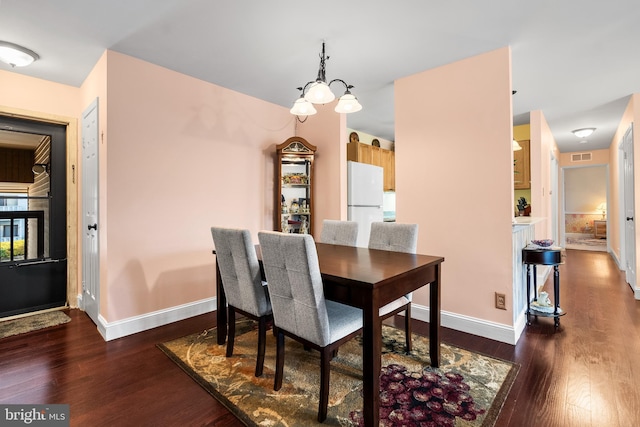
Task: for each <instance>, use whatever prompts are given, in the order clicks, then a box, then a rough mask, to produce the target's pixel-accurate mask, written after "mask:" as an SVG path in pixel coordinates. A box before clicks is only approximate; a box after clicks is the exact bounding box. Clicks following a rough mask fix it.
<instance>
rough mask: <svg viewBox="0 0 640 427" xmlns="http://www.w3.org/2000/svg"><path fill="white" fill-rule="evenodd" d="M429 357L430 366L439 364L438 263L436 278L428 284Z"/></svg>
mask: <svg viewBox="0 0 640 427" xmlns="http://www.w3.org/2000/svg"><path fill="white" fill-rule="evenodd" d="M429 358H430V359H431V366H432V367H434V368H437V367H439V366H440V265H437V266H436V280H434V281H433V282H431V283H430V284H429Z"/></svg>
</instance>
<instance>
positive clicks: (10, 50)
mask: <svg viewBox="0 0 640 427" xmlns="http://www.w3.org/2000/svg"><path fill="white" fill-rule="evenodd" d="M39 58H40V56H39V55H38V54H37V53H35V52H34V51H32V50H30V49H27V48H26V47H22V46H19V45H17V44H15V43H10V42H5V41H0V61H2V62H4V63H7V64H9V65H11V66H12V67H26V66H27V65H29V64H31V63H32V62H33V61H36V60H38V59H39Z"/></svg>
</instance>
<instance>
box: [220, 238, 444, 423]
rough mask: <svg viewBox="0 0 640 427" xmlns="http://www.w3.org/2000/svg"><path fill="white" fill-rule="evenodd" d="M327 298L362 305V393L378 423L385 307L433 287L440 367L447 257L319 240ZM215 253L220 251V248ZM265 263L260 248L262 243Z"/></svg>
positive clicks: (223, 322)
mask: <svg viewBox="0 0 640 427" xmlns="http://www.w3.org/2000/svg"><path fill="white" fill-rule="evenodd" d="M316 249H317V253H318V262H319V264H320V274H321V276H322V281H323V288H324V294H325V298H327V299H330V300H334V301H338V302H341V303H343V304H347V305H350V306H353V307H358V308H361V309H362V312H363V313H362V315H363V330H362V374H363V375H362V389H363V390H362V391H363V393H362V395H363V402H364V405H363V418H364V424H365V426H376V427H377V426H378V424H379V409H380V370H381V368H382V321H381V320H380V316H379V310H380V307H382V306H384V305H385V304H387V303H390V302H391V301H394V300H395V299H397V298H399V297H401V296H403V295H406V294H408V293H410V292H413V291H416V290H418V289H420V288H421V287H423V286H425V285H429V359H430V364H431V366H432V367H439V365H440V296H441V292H440V277H441V265H442V263H443V262H444V257H441V256H433V255H422V254H410V253H405V252H392V251H385V250H376V249H368V248H361V247H354V246H342V245H333V244H326V243H318V242H316ZM214 253H215V251H214ZM256 253H257V255H258V260H259V261H260V262H261V260H262V253H261V251H260V246H256ZM216 292H217V294H216V295H217V298H216V300H217V303H216V304H217V313H216V316H217V330H218V337H217V340H218V344H221V345H222V344H224V343H225V341H226V336H227V310H226V298H225V295H224V289H223V286H222V278H221V276H220V271H219V269H218V267H217V263H216Z"/></svg>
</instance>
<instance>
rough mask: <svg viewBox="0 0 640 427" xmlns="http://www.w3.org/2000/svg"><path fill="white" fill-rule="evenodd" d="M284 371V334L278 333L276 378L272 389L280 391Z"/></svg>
mask: <svg viewBox="0 0 640 427" xmlns="http://www.w3.org/2000/svg"><path fill="white" fill-rule="evenodd" d="M283 371H284V334H283V333H282V332H281V331H278V336H277V337H276V376H275V379H274V381H273V389H274V390H275V391H278V390H280V388H281V387H282V376H283Z"/></svg>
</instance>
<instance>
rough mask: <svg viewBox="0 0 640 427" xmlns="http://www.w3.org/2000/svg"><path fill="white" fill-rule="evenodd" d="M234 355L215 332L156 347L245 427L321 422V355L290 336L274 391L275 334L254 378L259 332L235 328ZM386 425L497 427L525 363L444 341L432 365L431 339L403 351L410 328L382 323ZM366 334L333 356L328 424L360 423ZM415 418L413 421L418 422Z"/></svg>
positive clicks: (417, 341) (416, 340) (383, 416)
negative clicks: (279, 383) (279, 382)
mask: <svg viewBox="0 0 640 427" xmlns="http://www.w3.org/2000/svg"><path fill="white" fill-rule="evenodd" d="M236 334H237V336H236V340H235V346H234V354H233V356H232V357H228V358H227V357H225V350H226V346H225V345H218V344H217V342H216V330H215V328H214V329H210V330H206V331H204V332H202V333H196V334H192V335H189V336H186V337H183V338H179V339H176V340H174V341H170V342H167V343H163V344H159V345H158V347H159V348H160V349H161V350H162V351H163V352H164V353H165V354H166V355H167V356H168V357H169V358H170V359H171V360H172V361H173V362H175V363H176V364H177V365H178V366H179V367H180V368H182V369H183V370H184V371H185V372H186V373H187V374H188V375H189V376H190V377H191V378H192V379H193V380H195V381H196V382H197V383H198V384H199V385H200V386H202V387H203V388H204V389H205V390H207V391H208V392H209V393H210V394H211V395H212V396H213V397H215V398H216V399H217V400H219V401H220V402H221V403H222V404H223V405H225V406H226V407H227V408H228V409H229V411H231V412H232V413H233V414H234V415H235V416H236V417H238V419H239V420H240V421H242V422H243V423H244V424H245V425H247V426H254V427H257V426H270V427H276V426H280V427H284V426H306V425H318V423H317V420H316V418H317V413H318V393H319V377H320V355H319V353H318V352H316V351H305V350H304V348H303V346H302V345H301V344H299V343H297V342H295V341H294V340H292V339H286V340H285V342H286V351H285V364H284V366H285V370H284V378H283V384H282V388H281V389H280V390H279V391H277V392H276V391H274V390H273V380H274V374H275V337H274V336H273V334H271V333H267V346H266V356H265V362H264V373H263V375H262V376H261V377H259V378H256V377H255V376H254V371H255V363H256V353H257V331H256V328H255V326H253V324H252V323H249V325H248V326H247V325H246V324H244V322H243V323H242V325H241V324H238V325H237V327H236ZM382 366H383V369H382V376H381V381H380V388H381V390H380V402H381V405H380V406H381V408H380V418H381V421H382V422H381V425H383V424H384V425H385V426H387V425H388V426H391V425H403V426H405V425H455V426H468V427H472V426H473V427H480V426H483V427H487V426H493V425H494V424H495V421H496V419H497V417H498V414H499V413H500V410H501V409H502V406H503V404H504V401H505V399H506V396H507V395H508V393H509V390H510V389H511V386H512V384H513V382H514V380H515V378H516V375H517V372H518V369H519V365H517V364H514V363H511V362H507V361H504V360H499V359H495V358H493V357H489V356H485V355H482V354H478V353H474V352H472V351H468V350H464V349H461V348H458V347H454V346H452V345H448V344H445V343H443V344H442V345H441V364H440V368H438V369H436V368H431V367H430V361H429V339H428V338H425V337H422V336H418V335H414V336H413V351H412V352H411V354H410V355H406V354H404V331H403V330H398V329H396V328H393V327H390V326H386V325H385V326H383V355H382ZM361 391H362V346H361V339H360V337H357V338H354V339H353V340H351V341H349V342H348V343H346V344H344V345H342V346H341V347H340V349H339V351H338V354H337V356H336V357H335V358H334V359H333V360H332V361H331V374H330V387H329V410H328V417H327V420H326V421H325V422H324V423H323V424H324V425H327V426H358V425H362V424H361V423H362V413H361V410H362V405H363V402H362V396H361ZM412 422H413V423H412Z"/></svg>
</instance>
